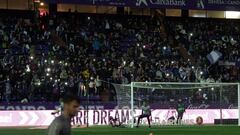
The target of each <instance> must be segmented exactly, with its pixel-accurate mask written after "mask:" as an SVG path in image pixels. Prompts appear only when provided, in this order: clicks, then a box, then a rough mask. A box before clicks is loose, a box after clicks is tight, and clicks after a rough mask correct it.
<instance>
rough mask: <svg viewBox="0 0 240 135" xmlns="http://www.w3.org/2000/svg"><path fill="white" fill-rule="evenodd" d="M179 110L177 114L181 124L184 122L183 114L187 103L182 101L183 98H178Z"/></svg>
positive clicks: (178, 122) (178, 121)
mask: <svg viewBox="0 0 240 135" xmlns="http://www.w3.org/2000/svg"><path fill="white" fill-rule="evenodd" d="M176 110H177V112H178V116H177V124H181V122H182V117H183V114H184V112H185V105H184V103H183V102H182V100H181V99H179V100H178V104H177V108H176Z"/></svg>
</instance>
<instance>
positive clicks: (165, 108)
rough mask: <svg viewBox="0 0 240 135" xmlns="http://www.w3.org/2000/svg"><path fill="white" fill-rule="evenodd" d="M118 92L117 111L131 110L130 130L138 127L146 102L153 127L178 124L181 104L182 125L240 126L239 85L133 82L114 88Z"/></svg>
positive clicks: (142, 122) (143, 123) (144, 122)
mask: <svg viewBox="0 0 240 135" xmlns="http://www.w3.org/2000/svg"><path fill="white" fill-rule="evenodd" d="M115 89H116V95H117V102H118V103H117V104H118V108H119V109H126V108H128V107H129V109H130V119H129V121H128V124H129V125H130V127H134V126H135V125H136V119H137V118H138V116H139V115H141V113H142V111H141V106H142V104H143V102H147V103H148V105H149V106H150V108H151V123H152V125H176V124H179V123H178V122H177V121H176V120H177V116H178V112H177V111H176V108H177V104H179V102H181V103H183V104H184V109H185V112H184V114H183V117H182V120H181V124H184V125H194V124H231V125H232V124H236V125H238V126H240V117H239V115H240V109H239V107H240V83H183V82H182V83H172V82H132V83H131V84H130V85H115ZM199 119H200V122H199ZM140 124H141V125H145V124H147V120H145V119H143V120H142V121H141V123H140Z"/></svg>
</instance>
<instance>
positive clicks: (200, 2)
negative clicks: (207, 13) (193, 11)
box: [197, 0, 205, 9]
mask: <svg viewBox="0 0 240 135" xmlns="http://www.w3.org/2000/svg"><path fill="white" fill-rule="evenodd" d="M197 8H199V9H205V4H204V1H203V0H198V2H197Z"/></svg>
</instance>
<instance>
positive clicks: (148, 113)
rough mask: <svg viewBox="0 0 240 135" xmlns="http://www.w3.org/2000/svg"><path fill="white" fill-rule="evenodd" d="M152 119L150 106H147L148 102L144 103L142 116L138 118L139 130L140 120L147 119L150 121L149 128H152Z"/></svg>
mask: <svg viewBox="0 0 240 135" xmlns="http://www.w3.org/2000/svg"><path fill="white" fill-rule="evenodd" d="M150 117H151V109H150V106H149V105H147V103H146V102H143V105H142V114H141V115H140V116H139V117H138V122H137V128H138V127H139V122H140V120H141V119H143V118H147V120H148V126H149V128H150V127H151V124H150Z"/></svg>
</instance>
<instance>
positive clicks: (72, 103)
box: [47, 95, 80, 135]
mask: <svg viewBox="0 0 240 135" xmlns="http://www.w3.org/2000/svg"><path fill="white" fill-rule="evenodd" d="M79 102H80V101H79V99H78V97H76V96H74V95H66V96H65V97H64V98H63V103H64V106H63V113H62V114H61V115H60V116H58V117H56V118H55V119H54V120H53V122H52V123H51V125H50V126H49V128H48V134H47V135H71V118H72V117H74V116H75V115H76V114H77V112H78V108H79V105H80V103H79Z"/></svg>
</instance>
